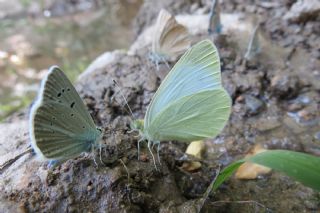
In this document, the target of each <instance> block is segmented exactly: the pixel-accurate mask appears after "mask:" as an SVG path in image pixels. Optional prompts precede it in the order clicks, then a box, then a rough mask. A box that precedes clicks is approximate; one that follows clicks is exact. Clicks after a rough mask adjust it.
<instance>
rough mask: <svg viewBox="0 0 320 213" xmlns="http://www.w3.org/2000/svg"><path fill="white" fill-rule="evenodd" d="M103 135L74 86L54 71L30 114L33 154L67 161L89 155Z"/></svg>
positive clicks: (57, 69)
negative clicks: (77, 156) (75, 156)
mask: <svg viewBox="0 0 320 213" xmlns="http://www.w3.org/2000/svg"><path fill="white" fill-rule="evenodd" d="M100 134H101V132H100V131H99V130H98V129H97V128H96V126H95V124H94V122H93V120H92V118H91V116H90V114H89V113H88V111H87V110H86V108H85V105H84V104H83V102H82V100H81V98H80V97H79V95H78V93H77V91H76V90H75V88H74V87H73V86H72V84H71V82H70V81H69V80H68V78H67V77H66V76H65V75H64V73H63V72H62V71H61V70H60V69H59V68H58V67H52V68H51V69H50V71H49V72H48V74H47V76H46V77H45V79H44V80H43V81H42V83H41V89H40V93H39V95H38V98H37V100H36V102H35V104H34V105H33V107H32V109H31V113H30V137H31V144H32V146H33V148H34V150H35V151H36V152H37V154H39V155H41V156H42V157H44V158H47V159H64V158H68V157H71V156H73V155H76V154H79V153H81V152H83V151H87V149H88V147H90V146H91V145H92V144H93V143H95V142H96V140H97V139H98V138H99V137H100Z"/></svg>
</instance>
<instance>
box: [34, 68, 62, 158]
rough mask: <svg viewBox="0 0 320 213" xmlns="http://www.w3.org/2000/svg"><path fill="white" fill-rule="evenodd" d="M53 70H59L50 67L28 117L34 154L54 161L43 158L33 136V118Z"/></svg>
mask: <svg viewBox="0 0 320 213" xmlns="http://www.w3.org/2000/svg"><path fill="white" fill-rule="evenodd" d="M55 69H60V68H59V67H58V66H52V67H50V68H49V71H48V73H47V74H46V76H45V77H44V79H42V81H41V85H40V91H39V93H38V95H37V98H36V101H35V102H34V104H33V105H32V107H31V110H30V116H29V136H30V139H31V146H32V148H33V150H34V151H35V152H36V154H37V155H38V156H39V157H40V158H41V159H43V160H55V158H47V157H45V156H44V154H43V153H42V152H41V150H40V149H39V147H38V145H37V141H36V138H35V135H34V117H35V115H36V113H37V110H38V109H39V107H40V106H41V104H42V100H43V93H44V89H45V85H46V83H47V80H48V77H49V76H50V75H51V74H52V73H53V72H54V70H55Z"/></svg>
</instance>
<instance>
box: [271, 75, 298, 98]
mask: <svg viewBox="0 0 320 213" xmlns="http://www.w3.org/2000/svg"><path fill="white" fill-rule="evenodd" d="M270 89H271V93H272V94H273V95H274V96H276V97H278V98H285V99H288V98H292V97H294V96H296V95H297V94H298V92H299V89H300V82H299V78H298V77H297V76H295V75H289V74H282V73H281V74H278V75H275V76H274V77H273V78H272V79H271V85H270Z"/></svg>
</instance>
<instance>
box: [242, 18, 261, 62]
mask: <svg viewBox="0 0 320 213" xmlns="http://www.w3.org/2000/svg"><path fill="white" fill-rule="evenodd" d="M259 29H260V24H257V25H256V26H255V28H254V29H253V31H252V33H251V35H250V40H249V43H248V47H247V52H246V54H245V55H244V58H245V59H246V60H251V59H252V58H253V57H254V56H255V55H257V54H258V53H260V51H261V46H260V41H259V40H260V39H259V36H260V35H259Z"/></svg>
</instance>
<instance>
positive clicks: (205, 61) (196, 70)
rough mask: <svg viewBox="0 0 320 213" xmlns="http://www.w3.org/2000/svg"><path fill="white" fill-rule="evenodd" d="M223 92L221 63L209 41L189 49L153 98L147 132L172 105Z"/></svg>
mask: <svg viewBox="0 0 320 213" xmlns="http://www.w3.org/2000/svg"><path fill="white" fill-rule="evenodd" d="M220 88H221V73H220V59H219V55H218V51H217V49H216V47H215V46H214V45H213V44H212V42H211V41H209V40H204V41H202V42H199V43H198V44H196V45H195V46H193V47H192V48H191V49H189V50H188V51H187V52H186V53H185V54H184V55H183V56H182V57H181V58H180V60H179V61H178V62H177V63H176V65H175V66H174V67H173V68H172V70H171V71H170V72H169V74H168V75H167V76H166V78H165V79H164V80H163V82H162V84H161V85H160V87H159V89H158V91H157V92H156V94H155V95H154V96H153V98H152V101H151V103H150V105H149V107H148V109H147V113H146V116H145V129H147V128H148V126H149V125H151V123H152V122H153V120H154V119H155V117H156V116H157V114H158V113H160V112H161V110H163V109H164V108H166V107H167V106H168V105H169V104H170V103H171V102H174V101H176V100H178V99H180V98H183V97H186V96H189V95H192V94H195V93H199V92H201V91H206V90H215V89H220Z"/></svg>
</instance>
